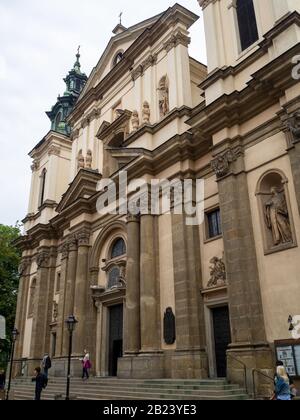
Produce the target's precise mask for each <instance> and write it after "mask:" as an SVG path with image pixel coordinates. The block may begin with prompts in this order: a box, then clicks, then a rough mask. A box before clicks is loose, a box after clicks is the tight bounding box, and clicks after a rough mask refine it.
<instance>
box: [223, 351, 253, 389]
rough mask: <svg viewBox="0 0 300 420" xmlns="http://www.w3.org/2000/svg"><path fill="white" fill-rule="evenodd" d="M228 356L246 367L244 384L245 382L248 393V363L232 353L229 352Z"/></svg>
mask: <svg viewBox="0 0 300 420" xmlns="http://www.w3.org/2000/svg"><path fill="white" fill-rule="evenodd" d="M227 357H229V358H231V359H233V360H235V361H236V362H238V363H240V364H241V365H242V366H243V368H244V384H245V389H246V393H247V394H248V382H247V365H246V364H245V363H244V362H242V361H241V360H240V359H238V358H237V357H235V356H232V354H230V353H227Z"/></svg>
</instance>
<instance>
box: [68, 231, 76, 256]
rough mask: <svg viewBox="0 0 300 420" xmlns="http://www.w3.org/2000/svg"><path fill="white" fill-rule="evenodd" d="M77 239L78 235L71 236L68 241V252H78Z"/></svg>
mask: <svg viewBox="0 0 300 420" xmlns="http://www.w3.org/2000/svg"><path fill="white" fill-rule="evenodd" d="M77 246H78V243H77V239H76V235H72V236H70V238H69V239H68V251H69V252H72V251H77Z"/></svg>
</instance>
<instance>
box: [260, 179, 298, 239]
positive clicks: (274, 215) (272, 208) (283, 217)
mask: <svg viewBox="0 0 300 420" xmlns="http://www.w3.org/2000/svg"><path fill="white" fill-rule="evenodd" d="M270 195H271V196H272V198H271V199H270V201H268V202H267V203H266V204H265V218H266V225H267V227H268V229H270V230H271V231H272V235H273V243H274V246H277V245H281V244H286V243H289V242H292V241H293V235H292V230H291V225H290V220H289V212H288V208H287V204H286V199H285V195H284V191H283V190H282V191H279V190H278V188H277V187H272V188H271V192H270Z"/></svg>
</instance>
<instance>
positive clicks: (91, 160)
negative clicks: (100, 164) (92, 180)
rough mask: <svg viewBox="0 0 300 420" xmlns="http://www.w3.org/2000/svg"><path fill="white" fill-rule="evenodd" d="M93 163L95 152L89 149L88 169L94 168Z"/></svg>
mask: <svg viewBox="0 0 300 420" xmlns="http://www.w3.org/2000/svg"><path fill="white" fill-rule="evenodd" d="M92 163H93V153H92V151H91V150H88V151H87V155H86V159H85V164H86V167H87V168H88V169H92Z"/></svg>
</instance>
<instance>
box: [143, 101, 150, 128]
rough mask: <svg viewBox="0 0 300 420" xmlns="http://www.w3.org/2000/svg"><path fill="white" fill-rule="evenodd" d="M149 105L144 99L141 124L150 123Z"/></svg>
mask: <svg viewBox="0 0 300 420" xmlns="http://www.w3.org/2000/svg"><path fill="white" fill-rule="evenodd" d="M150 115H151V111H150V105H149V102H147V101H145V102H144V104H143V124H150Z"/></svg>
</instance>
